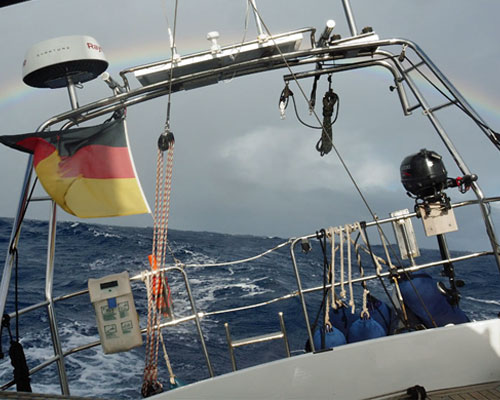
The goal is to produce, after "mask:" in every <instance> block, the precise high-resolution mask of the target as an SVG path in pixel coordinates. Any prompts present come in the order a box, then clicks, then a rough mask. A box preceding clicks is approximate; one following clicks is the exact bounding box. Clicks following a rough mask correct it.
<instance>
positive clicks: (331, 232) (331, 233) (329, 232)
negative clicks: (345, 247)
mask: <svg viewBox="0 0 500 400" xmlns="http://www.w3.org/2000/svg"><path fill="white" fill-rule="evenodd" d="M327 235H328V237H329V238H330V246H331V249H332V256H331V263H330V276H331V284H332V302H331V305H332V307H333V309H334V310H336V309H337V301H336V296H335V253H336V252H337V251H336V249H335V235H336V230H335V228H333V227H330V228H328V229H327Z"/></svg>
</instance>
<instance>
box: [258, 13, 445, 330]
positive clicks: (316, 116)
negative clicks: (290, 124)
mask: <svg viewBox="0 0 500 400" xmlns="http://www.w3.org/2000/svg"><path fill="white" fill-rule="evenodd" d="M252 7H253V9H254V12H255V13H256V14H257V15H258V17H259V18H260V20H261V23H262V26H263V27H264V29H265V30H266V32H267V34H268V35H269V36H271V37H272V35H271V32H270V30H269V28H268V26H267V24H266V23H265V22H264V20H263V19H262V16H261V15H260V12H259V11H258V10H257V9H256V7H255V6H254V5H253V4H252ZM276 50H277V51H278V52H279V54H280V55H281V57H282V59H283V62H284V64H285V66H286V68H287V69H288V71H289V72H290V75H291V77H292V80H293V81H294V82H295V83H296V84H297V87H298V88H299V90H300V92H301V94H302V96H303V98H304V99H305V100H306V101H307V102H308V104H309V108H310V110H311V113H312V114H313V115H314V118H315V119H316V120H317V122H318V123H319V124H320V125H321V126H322V130H323V133H324V134H326V127H325V126H324V124H322V123H321V120H320V118H319V116H318V114H317V113H316V110H315V109H314V108H311V101H310V100H308V98H307V95H306V93H305V91H304V89H303V88H302V85H301V84H300V83H299V81H298V79H297V77H296V75H295V73H294V72H293V70H292V69H291V67H290V64H289V63H288V61H287V59H286V57H285V56H284V54H283V52H282V51H281V49H280V48H279V47H278V46H276ZM292 99H293V96H292ZM294 104H295V103H294ZM327 140H330V143H331V146H332V149H333V150H334V152H335V154H336V155H337V158H338V159H339V161H340V163H341V164H342V167H343V168H344V170H345V171H346V173H347V175H348V177H349V179H350V180H351V182H352V184H353V186H354V188H355V189H356V191H357V192H358V194H359V196H360V198H361V200H362V202H363V203H364V205H365V207H366V209H367V210H368V212H369V213H370V215H371V216H372V218H373V220H374V222H375V223H376V225H377V227H378V228H379V231H380V232H381V235H383V237H384V238H385V239H387V238H386V235H385V233H384V231H383V229H382V227H381V226H380V224H379V223H378V217H377V215H376V214H375V212H374V211H373V210H372V208H371V206H370V204H369V203H368V200H367V199H366V197H365V195H364V194H363V192H362V191H361V188H360V187H359V185H358V183H357V181H356V179H355V178H354V176H353V175H352V173H351V171H350V169H349V167H348V166H347V163H346V162H345V160H344V158H343V157H342V156H341V154H340V152H339V150H338V148H337V146H336V145H335V144H334V143H333V140H331V139H330V138H329V137H328V136H327ZM387 242H388V243H389V241H387ZM390 248H391V251H392V253H393V254H394V256H395V258H396V259H397V260H398V262H399V265H400V267H401V268H402V270H403V273H404V274H405V276H406V277H407V278H408V280H409V282H410V283H411V285H412V287H413V289H414V290H415V291H416V292H417V290H416V288H415V286H414V285H413V283H412V282H411V279H410V275H409V273H408V272H407V271H406V268H405V267H404V266H403V264H402V261H401V260H400V258H399V256H398V255H397V254H396V253H395V251H394V249H393V247H392V246H390ZM417 296H418V297H419V298H420V302H422V303H423V300H422V299H421V297H420V295H419V293H417ZM424 307H425V305H424ZM431 318H432V317H431ZM433 322H434V321H433ZM434 325H435V322H434Z"/></svg>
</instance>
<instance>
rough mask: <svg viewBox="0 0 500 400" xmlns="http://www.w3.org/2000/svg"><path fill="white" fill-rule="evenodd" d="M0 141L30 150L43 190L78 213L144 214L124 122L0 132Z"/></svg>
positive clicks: (91, 215) (144, 203)
mask: <svg viewBox="0 0 500 400" xmlns="http://www.w3.org/2000/svg"><path fill="white" fill-rule="evenodd" d="M0 143H3V144H5V145H7V146H9V147H12V148H14V149H17V150H20V151H24V152H27V153H31V154H33V157H34V166H35V171H36V173H37V175H38V179H39V180H40V182H41V183H42V185H43V187H44V188H45V190H46V192H47V193H48V194H49V196H50V197H52V199H54V200H55V202H56V203H57V204H58V205H59V206H60V207H61V208H63V209H64V210H65V211H67V212H68V213H70V214H73V215H76V216H77V217H81V218H100V217H115V216H122V215H132V214H144V213H150V212H151V211H150V209H149V206H148V204H147V201H146V198H145V197H144V193H143V191H142V188H141V185H140V183H139V180H138V179H137V175H136V172H135V167H134V163H133V161H132V155H131V153H130V150H129V146H128V138H127V132H126V128H125V121H124V120H123V119H118V120H114V121H111V122H105V123H104V124H102V125H99V126H91V127H85V128H76V129H68V130H64V131H52V132H39V133H28V134H24V135H8V136H0Z"/></svg>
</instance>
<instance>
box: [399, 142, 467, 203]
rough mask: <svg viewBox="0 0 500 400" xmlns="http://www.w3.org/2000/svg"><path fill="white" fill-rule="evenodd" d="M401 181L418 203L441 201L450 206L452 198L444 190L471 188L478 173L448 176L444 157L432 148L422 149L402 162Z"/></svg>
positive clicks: (409, 194) (463, 191)
mask: <svg viewBox="0 0 500 400" xmlns="http://www.w3.org/2000/svg"><path fill="white" fill-rule="evenodd" d="M399 170H400V173H401V183H402V184H403V186H404V187H405V189H406V190H407V194H408V196H410V197H413V198H415V199H416V203H417V204H418V203H419V202H422V203H424V205H425V204H429V203H435V202H439V203H441V204H442V205H444V206H446V207H447V208H449V203H450V199H449V198H448V196H446V194H445V193H444V192H443V191H444V190H445V189H447V188H451V187H458V188H459V190H460V192H461V193H465V192H466V191H467V190H469V189H470V186H471V184H472V182H474V181H476V180H477V175H474V174H472V175H464V176H459V177H458V178H455V179H453V178H448V172H447V171H446V168H445V166H444V163H443V159H442V157H441V156H440V155H439V154H438V153H436V152H435V151H432V150H427V149H422V150H420V151H419V152H418V153H416V154H412V155H409V156H407V157H405V159H404V160H403V161H402V162H401V166H400V169H399Z"/></svg>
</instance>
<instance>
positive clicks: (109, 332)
mask: <svg viewBox="0 0 500 400" xmlns="http://www.w3.org/2000/svg"><path fill="white" fill-rule="evenodd" d="M117 333H118V329H117V327H116V324H111V325H104V334H105V335H106V339H116V338H117V337H118V335H117Z"/></svg>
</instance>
